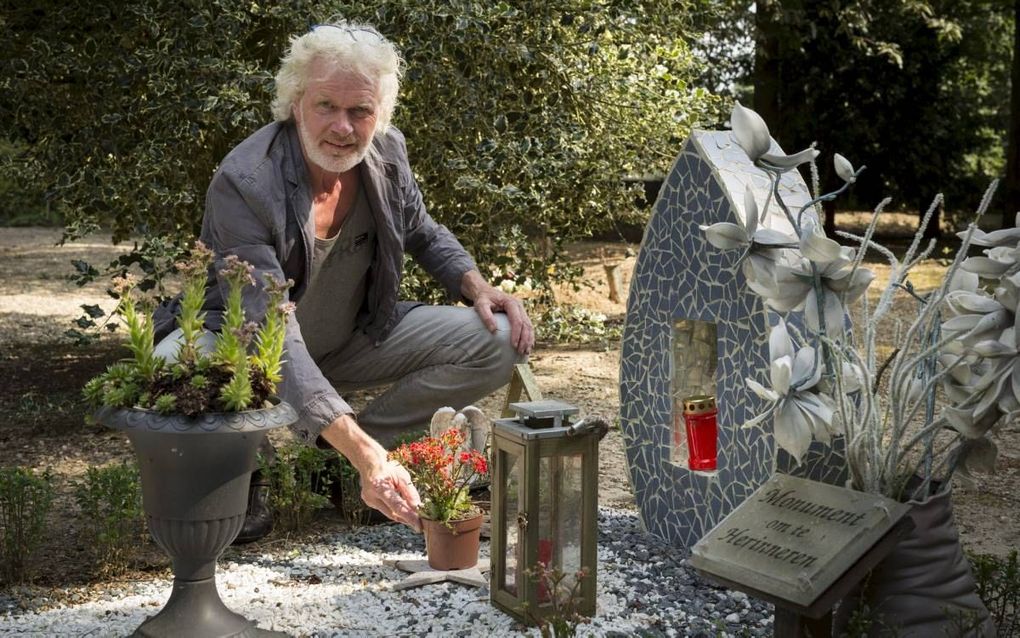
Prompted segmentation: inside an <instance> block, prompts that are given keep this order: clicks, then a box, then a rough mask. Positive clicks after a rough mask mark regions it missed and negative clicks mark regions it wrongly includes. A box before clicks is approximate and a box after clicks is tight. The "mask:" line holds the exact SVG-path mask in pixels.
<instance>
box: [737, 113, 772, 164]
mask: <svg viewBox="0 0 1020 638" xmlns="http://www.w3.org/2000/svg"><path fill="white" fill-rule="evenodd" d="M730 124H731V125H732V126H733V137H735V138H736V140H737V145H738V146H740V148H742V149H744V153H746V154H747V157H748V158H750V160H751V161H752V162H756V161H758V158H760V157H761V156H762V155H764V154H765V153H768V152H769V147H770V146H771V145H772V138H770V137H769V127H768V125H766V124H765V120H763V119H761V116H760V115H758V114H757V113H755V112H754V111H752V110H751V109H749V108H747V107H745V106H742V105H741V104H740V102H736V103H735V104H734V105H733V111H731V112H730Z"/></svg>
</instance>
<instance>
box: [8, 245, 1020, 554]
mask: <svg viewBox="0 0 1020 638" xmlns="http://www.w3.org/2000/svg"><path fill="white" fill-rule="evenodd" d="M59 237H60V232H59V230H54V229H38V228H3V229H0V358H3V359H9V358H11V357H13V356H14V355H15V353H16V352H17V351H18V349H19V348H23V347H24V344H27V343H33V344H47V343H54V344H55V343H59V342H61V341H64V338H63V337H62V334H63V332H64V330H66V329H67V328H68V327H70V323H69V322H70V320H71V319H73V318H75V317H77V316H79V315H80V314H81V312H80V305H81V304H99V305H100V306H102V307H103V308H104V309H106V310H108V311H109V310H111V309H112V308H113V306H114V301H113V300H112V299H111V298H110V297H109V296H107V295H106V293H105V286H104V285H103V283H102V282H100V283H97V284H91V285H89V286H86V287H84V288H78V287H76V286H75V285H74V284H73V283H71V282H69V281H67V275H68V274H70V273H71V272H72V268H71V260H73V259H85V260H87V261H90V262H92V263H93V264H95V265H97V266H102V265H104V264H106V263H107V262H109V261H110V260H111V259H113V258H115V257H116V255H117V254H119V253H120V252H123V251H126V250H127V249H128V248H129V246H127V247H125V246H121V247H112V246H111V245H110V244H109V242H108V241H106V240H105V239H104V238H101V237H94V238H90V239H87V240H84V241H79V242H74V243H71V244H68V245H65V246H59V247H58V246H56V245H55V244H56V242H57V241H58V240H59ZM636 250H637V246H633V245H631V246H628V245H626V244H617V243H604V244H585V245H581V246H578V247H577V248H576V250H575V254H576V258H577V261H578V263H579V264H580V265H582V266H583V267H584V269H585V273H586V275H585V282H586V284H587V285H586V286H584V287H582V289H581V291H579V292H575V291H567V290H564V291H561V292H560V293H559V295H558V296H559V298H560V300H561V301H565V302H570V303H578V304H581V305H584V306H585V307H588V308H589V309H591V310H595V311H598V312H602V313H604V314H606V315H607V316H609V317H611V318H616V319H620V320H622V318H623V316H624V314H625V312H626V295H625V291H626V286H627V285H628V283H629V279H630V272H631V270H632V269H633V265H634V262H635V253H636ZM603 263H616V264H619V266H620V272H621V275H622V277H621V279H622V283H623V293H624V294H623V295H622V301H621V302H613V301H610V300H609V299H608V285H607V281H606V273H605V269H604V268H603ZM67 347H68V349H71V348H73V346H70V345H68V346H67ZM531 366H532V368H533V370H534V374H535V377H536V379H537V381H538V384H539V387H540V388H541V390H542V392H543V393H544V395H545V397H546V398H556V399H561V400H564V401H567V402H570V403H573V404H575V405H578V406H579V407H580V408H581V411H582V412H583V413H598V414H602V415H605V416H607V417H608V418H609V420H610V421H611V422H613V423H614V425H616V424H618V414H619V388H618V382H617V380H618V373H619V343H606V344H601V345H595V346H590V345H589V346H553V347H549V346H546V347H540V348H538V349H536V352H535V354H534V355H533V356H532V358H531ZM6 387H7V386H5V388H6ZM67 391H69V392H70V391H75V392H76V391H77V388H68V389H67ZM4 392H9V390H7V389H5V390H4ZM19 392H22V393H23V394H24V393H27V395H28V396H31V394H32V391H31V389H28V390H25V389H24V388H23V387H22V389H21V390H19ZM504 397H505V394H504V393H503V392H498V393H496V394H494V395H492V396H490V397H488V398H487V399H486V400H484V401H483V402H481V404H480V405H481V407H482V408H483V409H484V410H485V411H486V412H487V413H488V414H490V415H497V414H498V413H499V410H500V408H501V407H502V403H503V400H504ZM4 399H5V403H6V404H8V405H10V404H11V403H12V401H13V402H17V401H20V402H22V403H23V402H24V401H25V397H24V396H23V397H20V398H19V397H10V396H7V397H4ZM43 399H44V397H41V396H40V397H37V398H36V399H35V400H36V401H37V402H38V401H42V400H43ZM2 427H3V426H0V428H2ZM86 431H87V432H89V436H90V437H91V440H90V442H89V443H88V444H84V445H78V444H76V443H75V442H74V441H70V442H64V444H63V445H60V446H54V445H53V442H52V440H50V439H45V440H40V442H39V444H38V445H37V444H33V440H32V439H33V438H34V437H32V436H29V435H25V436H23V435H22V434H17V433H9V434H15V435H14V437H5V438H8V441H9V443H13V445H10V444H8V445H5V446H4V447H5V449H4V450H2V451H0V465H9V464H14V463H19V464H30V465H36V466H40V467H41V466H49V467H53V468H54V469H55V471H56V472H57V474H58V475H59V474H63V475H66V476H68V477H72V478H73V477H76V476H80V475H81V474H82V473H83V472H84V468H85V467H86V466H87V464H88V463H101V462H103V461H105V460H107V459H108V458H111V457H117V456H121V455H126V454H127V453H128V451H127V447H126V445H124V444H123V442H122V441H120V440H118V437H117V434H116V433H109V434H108V435H97V433H96V430H95V429H91V430H83V432H86ZM97 436H99V437H100V440H95V439H96V437H97ZM998 444H999V447H1000V451H1001V454H1000V459H999V464H998V472H997V473H996V474H995V475H993V476H990V477H984V478H982V479H981V481H980V483H979V487H978V489H977V490H976V491H974V492H967V491H965V490H963V489H960V488H959V487H958V488H957V490H956V493H955V498H954V501H955V507H956V512H957V523H958V526H959V527H960V531H961V536H962V539H963V542H964V545H965V547H966V548H967V549H969V550H971V551H975V552H979V553H994V554H998V555H1004V554H1006V553H1007V552H1008V551H1009V550H1010V549H1014V548H1018V547H1020V433H1017V432H1016V431H1015V430H1014V431H1013V432H1008V433H1005V434H1003V435H1002V436H1001V438H1000V439H999V441H998ZM600 455H601V456H600V482H599V490H600V502H601V503H602V504H604V505H609V506H613V507H622V508H633V507H634V498H633V494H632V492H631V488H630V485H629V477H628V471H627V465H626V458H625V454H624V448H623V441H622V438H621V435H620V431H619V429H618V427H614V429H612V430H611V431H610V433H609V434H608V435H607V436H606V438H605V439H604V441H603V443H602V446H601V450H600Z"/></svg>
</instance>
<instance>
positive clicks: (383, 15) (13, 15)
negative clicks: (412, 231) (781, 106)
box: [0, 0, 711, 292]
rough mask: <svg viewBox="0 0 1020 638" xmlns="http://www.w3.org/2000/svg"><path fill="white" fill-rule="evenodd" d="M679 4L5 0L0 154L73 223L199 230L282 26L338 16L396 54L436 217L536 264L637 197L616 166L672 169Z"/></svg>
mask: <svg viewBox="0 0 1020 638" xmlns="http://www.w3.org/2000/svg"><path fill="white" fill-rule="evenodd" d="M686 6H687V2H686V0H675V1H671V2H656V1H654V0H605V1H604V2H590V1H583V0H551V1H549V2H543V1H539V0H532V1H523V2H515V3H513V4H512V5H511V4H509V3H505V2H500V3H491V2H472V1H468V0H454V1H452V2H448V1H445V0H443V1H441V0H425V1H422V2H416V3H406V2H398V1H396V0H368V1H366V2H361V3H357V4H354V3H344V2H335V1H334V2H316V3H312V2H309V1H307V0H299V1H297V2H292V3H259V2H250V3H236V2H231V1H229V0H202V1H199V0H185V1H183V2H182V1H181V0H173V1H171V0H141V1H139V2H133V3H121V2H111V1H110V0H96V1H94V2H90V3H71V4H67V3H62V2H57V1H55V0H42V1H40V2H34V3H14V2H10V1H6V2H4V4H3V9H2V13H0V20H2V26H3V29H2V30H0V45H2V47H3V50H5V51H9V52H11V54H10V55H9V56H7V57H5V58H4V59H3V60H2V62H0V64H2V66H0V88H2V89H3V97H0V115H2V118H3V121H5V122H8V123H9V126H8V129H7V136H8V139H9V141H10V143H11V144H12V145H14V146H12V147H16V148H18V149H19V152H18V153H15V154H5V155H3V156H0V161H3V164H2V166H0V168H2V170H3V173H4V174H5V175H6V176H7V177H8V178H18V179H20V180H22V181H26V182H27V181H31V182H32V183H34V184H36V185H37V187H41V188H42V189H43V190H45V192H46V195H47V198H48V199H49V200H50V201H51V202H52V203H53V204H54V206H56V207H58V208H59V210H61V212H62V213H63V215H64V220H65V226H66V232H67V235H68V236H71V237H74V236H80V235H83V234H86V233H88V232H92V231H94V230H96V229H97V228H99V227H108V228H111V229H112V230H113V236H114V239H115V240H123V239H125V238H127V237H129V236H130V235H132V234H141V235H142V236H143V237H156V236H160V237H173V238H186V237H190V236H192V235H193V234H194V233H195V231H196V230H197V225H198V222H199V220H200V218H201V214H202V208H203V203H204V192H205V189H206V187H207V185H208V182H209V179H210V178H211V176H212V173H213V171H214V170H215V168H216V166H217V163H218V162H219V161H220V160H221V159H222V157H223V156H224V155H225V154H226V153H227V152H228V151H229V149H230V148H231V147H232V146H233V145H235V144H236V143H238V142H240V141H241V140H242V139H243V138H244V137H245V136H247V135H248V134H250V133H251V132H253V131H254V130H256V129H257V128H258V127H260V126H261V125H263V124H264V123H266V122H267V121H268V120H269V118H270V115H269V103H270V100H271V94H272V76H273V74H274V73H275V71H276V68H277V65H278V61H279V57H280V55H281V54H282V52H283V51H284V49H285V47H286V45H287V38H288V36H289V35H291V34H294V33H300V32H302V31H304V30H305V29H307V28H308V26H309V25H310V24H313V23H316V22H321V21H323V20H325V19H326V18H327V17H329V16H335V15H343V16H344V17H347V18H349V19H356V20H363V21H367V22H370V23H373V24H375V25H376V26H378V28H379V29H380V31H381V32H382V33H384V34H385V35H387V36H388V37H390V38H391V39H393V40H394V41H395V42H396V43H397V44H398V46H399V47H400V48H401V49H402V51H403V54H404V56H405V58H406V60H407V74H406V78H405V82H404V88H403V91H402V98H401V102H400V105H399V106H398V110H397V114H396V117H395V123H396V124H397V125H398V126H400V127H401V128H402V130H404V132H405V133H406V135H407V138H408V146H409V149H410V154H411V163H412V166H413V168H414V169H415V171H416V173H417V176H418V178H419V181H420V182H421V185H422V189H423V192H424V193H425V196H426V201H427V204H428V205H429V207H430V210H431V212H432V213H433V215H434V216H435V217H436V218H437V219H439V220H440V221H441V222H443V223H445V224H446V225H447V226H449V227H450V228H451V229H452V230H453V231H454V232H455V233H456V234H458V236H459V237H461V239H462V241H464V243H465V244H466V245H467V247H468V248H469V250H471V251H472V252H473V253H474V254H475V256H476V258H478V260H479V263H482V264H495V266H496V267H497V268H499V269H500V270H502V271H504V272H506V271H508V270H513V271H514V275H515V277H519V278H521V279H522V280H523V278H524V277H526V276H529V275H530V276H532V277H534V278H536V279H538V280H542V279H545V278H546V277H547V276H548V274H549V273H550V272H551V271H555V270H556V265H557V259H558V254H559V253H558V252H557V249H556V247H557V246H559V245H560V243H561V242H562V241H565V240H571V239H577V238H580V237H584V236H586V235H588V234H589V233H591V232H592V231H594V230H597V229H605V228H606V227H607V226H610V225H611V224H612V223H613V222H614V221H616V220H619V219H623V218H628V217H630V216H633V215H634V214H635V206H634V196H633V194H632V193H630V192H628V189H627V188H626V187H625V186H624V184H623V182H622V180H621V177H623V176H624V175H627V174H633V173H644V172H647V171H652V170H659V171H664V170H665V169H666V168H668V166H669V163H670V162H671V160H672V158H673V156H674V154H675V152H676V150H677V147H678V145H679V141H680V140H681V139H682V138H683V137H684V136H685V134H686V133H687V131H688V129H689V128H690V126H691V125H692V124H694V123H695V122H696V121H697V120H698V119H699V118H700V117H701V116H702V114H703V113H704V112H705V111H706V109H707V108H709V106H710V104H711V96H710V95H709V93H708V92H706V91H704V90H702V89H697V88H694V87H693V86H692V84H691V79H692V78H693V77H694V74H695V66H696V62H695V60H694V59H693V57H692V55H691V53H690V51H689V49H688V48H687V46H686V45H685V43H684V40H683V37H684V34H685V32H686V28H687V27H686V18H685V17H684V15H685V11H684V9H685V7H686ZM3 158H6V160H4V159H3ZM0 177H2V176H0ZM536 237H543V238H548V241H540V242H536V241H534V239H535V238H536ZM164 241H165V240H164ZM416 281H418V280H417V279H416V278H415V277H412V278H411V282H412V283H414V282H416ZM419 292H420V291H419Z"/></svg>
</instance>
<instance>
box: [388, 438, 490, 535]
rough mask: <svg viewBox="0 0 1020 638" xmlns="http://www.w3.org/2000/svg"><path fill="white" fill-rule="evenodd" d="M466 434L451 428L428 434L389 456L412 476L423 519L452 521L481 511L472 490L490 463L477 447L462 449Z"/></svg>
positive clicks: (419, 511) (443, 521)
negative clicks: (440, 432)
mask: <svg viewBox="0 0 1020 638" xmlns="http://www.w3.org/2000/svg"><path fill="white" fill-rule="evenodd" d="M463 444H464V434H463V433H462V432H461V431H460V430H457V429H449V430H447V431H445V432H443V433H442V434H440V435H439V436H426V437H424V438H422V439H420V440H418V441H413V442H411V443H405V444H403V445H401V446H400V447H398V448H397V449H395V450H393V451H392V452H390V459H392V460H394V461H397V462H398V463H400V464H401V465H403V466H404V467H405V468H406V469H407V471H408V473H410V475H411V480H413V481H414V485H415V487H417V488H418V493H419V494H420V495H421V498H422V502H421V506H420V507H419V508H418V513H419V514H420V515H421V516H422V518H428V519H431V520H434V521H440V522H442V523H447V524H449V523H450V521H456V520H461V519H464V518H469V517H470V516H472V515H473V514H476V513H478V509H477V508H476V507H475V505H474V504H473V503H472V502H471V496H470V493H469V490H470V487H471V484H472V482H473V481H474V479H475V477H480V476H485V475H487V474H488V472H489V464H488V461H486V458H485V455H483V454H482V453H481V452H479V451H478V450H467V451H465V450H463V449H462V447H461V446H463Z"/></svg>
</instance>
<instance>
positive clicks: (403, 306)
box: [155, 122, 476, 443]
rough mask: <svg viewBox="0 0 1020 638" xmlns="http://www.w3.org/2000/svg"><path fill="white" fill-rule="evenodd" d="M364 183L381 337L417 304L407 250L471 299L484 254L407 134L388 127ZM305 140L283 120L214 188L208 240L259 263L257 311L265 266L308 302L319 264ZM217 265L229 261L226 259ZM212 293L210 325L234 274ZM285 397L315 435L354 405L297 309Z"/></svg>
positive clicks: (369, 323) (247, 148)
mask: <svg viewBox="0 0 1020 638" xmlns="http://www.w3.org/2000/svg"><path fill="white" fill-rule="evenodd" d="M360 169H361V177H362V187H363V188H364V189H365V194H366V196H367V198H368V201H369V204H370V205H371V208H372V214H373V216H374V218H375V225H376V241H377V245H376V251H375V258H374V260H373V262H372V266H371V268H370V270H369V273H368V287H367V292H366V295H367V299H366V304H365V306H364V307H363V309H362V311H361V313H360V314H359V315H358V318H357V325H358V328H359V329H360V330H363V331H364V332H365V333H367V334H368V335H369V336H371V337H372V338H373V339H374V340H375V341H376V343H379V342H381V341H382V340H383V339H385V338H386V336H387V335H388V334H389V333H390V331H391V330H392V329H393V327H394V326H395V325H396V324H397V323H398V322H399V321H400V320H401V319H402V318H403V316H404V315H405V314H406V313H407V312H408V311H409V310H410V309H411V308H413V307H414V306H415V305H419V304H416V303H413V302H400V301H398V299H397V297H398V292H399V288H400V279H401V276H402V273H403V258H404V253H405V252H406V253H408V254H410V255H411V256H412V257H413V258H414V259H415V260H416V261H417V262H418V263H419V264H421V266H422V267H423V268H424V269H425V270H426V271H427V272H428V273H429V274H431V275H432V276H433V277H435V278H436V279H437V280H438V281H439V282H440V284H442V286H443V287H444V288H445V289H446V290H447V293H448V294H449V296H450V298H451V299H455V300H462V298H461V293H460V285H461V279H462V278H463V276H464V273H466V272H467V271H469V270H472V269H475V268H476V266H475V263H474V261H473V260H472V259H471V257H470V255H468V253H467V251H466V250H464V247H463V246H461V244H460V242H458V241H457V239H456V237H454V236H453V234H452V233H451V232H450V231H449V230H448V229H447V228H446V227H445V226H442V225H441V224H438V223H436V222H435V220H433V219H432V217H431V216H429V214H428V212H426V210H425V206H424V204H423V202H422V196H421V191H420V190H419V189H418V185H417V183H416V182H415V179H414V175H413V174H412V173H411V167H410V165H409V164H408V160H407V148H406V146H405V144H404V136H403V134H402V133H400V131H398V130H397V129H395V128H392V127H391V128H390V129H389V131H388V132H387V133H385V134H378V135H376V138H375V140H374V142H373V143H372V150H371V151H370V152H369V154H368V156H367V157H366V158H365V161H363V162H362V163H361V164H360ZM310 192H311V189H310V185H309V178H308V171H307V168H306V166H305V161H304V156H303V155H302V153H301V143H300V140H299V138H298V132H297V129H296V127H295V126H294V124H293V122H275V123H273V124H270V125H268V126H265V127H263V128H262V129H260V130H259V131H257V132H255V133H254V134H253V135H251V136H250V137H248V139H246V140H244V141H243V142H241V143H240V144H239V145H238V146H237V147H235V148H234V150H232V151H231V152H230V154H228V155H227V157H226V158H224V160H223V162H222V163H221V164H220V167H219V169H218V170H217V171H216V174H215V175H214V176H213V179H212V183H211V184H210V185H209V190H208V192H207V193H206V206H205V217H204V218H203V220H202V234H201V239H202V241H203V242H205V243H206V245H208V246H209V247H210V248H212V249H213V250H214V251H215V252H216V255H217V261H219V259H221V258H222V257H223V256H224V255H226V254H235V255H237V256H238V257H240V258H241V259H243V260H245V261H247V262H248V263H250V264H251V265H252V266H254V268H255V279H256V281H257V282H258V285H257V286H256V287H255V288H252V287H248V288H247V289H246V291H245V296H244V303H245V312H246V313H247V317H248V318H249V320H258V319H260V318H261V317H262V316H264V313H265V305H266V298H265V294H264V293H263V292H262V290H261V284H262V282H263V273H267V272H268V273H272V274H273V275H275V276H276V277H278V278H285V279H287V278H289V279H293V280H294V288H292V289H291V291H290V300H292V301H295V302H296V301H299V300H300V299H301V295H302V294H304V291H305V289H306V288H307V284H308V281H307V276H308V274H309V273H310V272H311V268H312V252H313V251H312V246H314V238H315V219H314V218H313V216H312V215H311V207H312V202H311V195H310ZM215 270H216V271H218V270H219V264H218V263H217V265H216V267H215ZM213 278H215V279H216V281H215V282H213V281H210V284H211V285H209V287H208V290H207V294H206V300H205V310H206V312H207V317H206V327H207V328H208V329H210V330H216V329H218V328H219V326H220V324H221V322H222V319H221V311H222V309H223V305H224V304H223V299H224V298H225V297H226V283H225V282H224V281H222V280H221V278H219V277H218V276H216V275H214V274H211V275H210V279H213ZM178 309H179V298H178V299H174V300H172V301H171V302H169V303H167V304H165V305H164V306H162V307H160V309H159V310H157V313H156V326H155V328H156V339H157V341H158V340H159V339H161V338H163V337H164V336H166V335H167V334H168V333H169V332H170V331H172V330H173V328H174V327H176V323H175V321H174V319H175V317H176V314H177V312H178ZM285 345H286V351H285V354H284V358H285V359H286V361H285V362H284V365H283V370H282V373H283V383H281V385H280V389H279V390H280V396H281V397H282V398H283V399H284V400H285V401H287V402H288V403H290V404H291V405H293V406H294V408H295V409H296V410H297V411H298V413H299V419H298V422H297V423H296V424H295V426H294V429H295V431H296V433H297V434H299V435H300V436H301V437H302V438H303V439H304V440H305V441H306V442H308V443H312V442H315V441H316V440H317V438H318V435H319V433H320V432H321V431H322V429H323V428H324V427H325V426H326V425H328V424H329V423H330V422H331V421H333V420H334V419H335V418H337V417H338V416H340V415H342V414H351V413H353V410H352V409H351V407H350V406H349V405H348V404H347V402H346V401H344V400H343V399H342V398H341V397H340V396H339V395H338V394H337V392H336V390H334V389H333V387H332V386H331V385H330V383H329V381H327V380H326V378H325V377H324V376H323V375H322V373H321V372H320V370H319V368H318V366H317V365H316V364H315V362H314V361H313V360H312V358H311V356H310V355H309V354H308V350H307V348H306V347H305V343H304V340H303V339H302V337H301V329H300V327H299V326H298V323H297V320H296V319H295V318H294V316H293V315H291V316H290V317H289V320H288V323H287V337H286V344H285Z"/></svg>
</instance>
